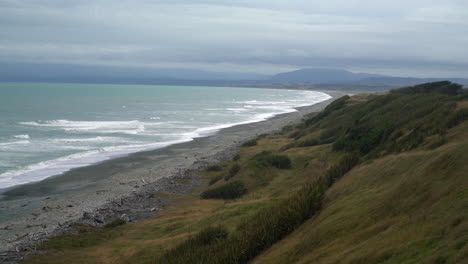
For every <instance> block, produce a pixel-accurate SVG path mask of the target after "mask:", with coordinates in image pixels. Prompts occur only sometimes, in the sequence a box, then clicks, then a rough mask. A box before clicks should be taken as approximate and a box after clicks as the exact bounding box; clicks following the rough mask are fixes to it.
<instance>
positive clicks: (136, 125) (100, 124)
mask: <svg viewBox="0 0 468 264" xmlns="http://www.w3.org/2000/svg"><path fill="white" fill-rule="evenodd" d="M19 124H21V125H26V126H39V127H50V128H54V129H61V130H64V131H70V132H73V131H75V132H92V133H124V134H131V135H135V134H138V133H140V132H142V131H145V123H144V122H140V121H138V120H131V121H71V120H49V121H32V122H20V123H19ZM149 124H150V125H154V123H153V124H151V123H149Z"/></svg>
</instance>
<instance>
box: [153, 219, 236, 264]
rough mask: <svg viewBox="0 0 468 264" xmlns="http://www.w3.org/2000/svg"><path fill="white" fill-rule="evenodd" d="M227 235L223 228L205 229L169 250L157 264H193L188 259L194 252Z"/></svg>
mask: <svg viewBox="0 0 468 264" xmlns="http://www.w3.org/2000/svg"><path fill="white" fill-rule="evenodd" d="M228 234H229V233H228V231H227V230H226V228H225V227H222V226H217V227H211V226H210V227H207V228H205V229H203V230H202V231H200V232H199V233H198V234H197V235H195V236H193V237H190V238H189V239H188V240H186V241H185V242H183V243H182V244H180V245H178V246H177V247H175V248H173V249H171V250H169V251H168V252H167V253H166V254H164V256H163V257H162V258H161V259H160V260H159V262H158V263H193V262H192V261H190V259H191V258H192V256H191V255H192V254H193V252H194V251H197V250H200V249H201V248H204V247H209V246H210V245H212V244H214V243H216V242H220V241H222V240H224V239H226V238H227V236H228Z"/></svg>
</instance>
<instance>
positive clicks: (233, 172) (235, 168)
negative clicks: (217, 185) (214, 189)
mask: <svg viewBox="0 0 468 264" xmlns="http://www.w3.org/2000/svg"><path fill="white" fill-rule="evenodd" d="M240 169H241V167H240V166H239V164H237V163H234V165H232V166H231V168H229V171H228V174H227V175H226V176H225V177H224V180H226V181H228V180H229V179H231V178H232V177H234V176H236V174H237V173H238V172H239V171H240Z"/></svg>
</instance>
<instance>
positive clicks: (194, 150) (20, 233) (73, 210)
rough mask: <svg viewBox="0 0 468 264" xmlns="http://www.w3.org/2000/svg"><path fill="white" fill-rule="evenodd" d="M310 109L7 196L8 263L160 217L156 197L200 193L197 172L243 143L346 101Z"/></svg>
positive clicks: (3, 231)
mask: <svg viewBox="0 0 468 264" xmlns="http://www.w3.org/2000/svg"><path fill="white" fill-rule="evenodd" d="M325 93H327V94H329V95H331V96H332V97H333V98H332V99H329V100H327V101H324V102H321V103H318V104H315V105H311V106H305V107H301V108H299V109H297V110H298V111H296V112H292V113H287V114H282V115H278V116H275V117H273V118H271V119H269V120H266V121H262V122H257V123H250V124H245V125H239V126H234V127H230V128H226V129H223V130H221V131H219V132H218V133H216V134H215V135H212V136H208V137H203V138H197V139H195V140H193V141H191V142H187V143H182V144H176V145H172V146H169V147H166V148H162V149H157V150H153V151H147V152H139V153H135V154H131V155H129V156H126V157H122V158H117V159H113V160H109V161H105V162H102V163H99V164H96V165H92V166H87V167H83V168H79V169H75V170H72V171H69V172H67V173H65V174H63V175H60V176H57V177H52V178H49V179H46V180H44V181H41V182H38V183H34V184H29V185H24V186H20V187H16V188H13V189H10V190H7V191H6V192H3V193H0V195H2V196H3V197H2V200H0V262H1V263H16V261H18V260H21V259H23V258H25V257H27V256H28V255H30V254H33V253H36V252H37V250H36V246H37V245H38V244H39V243H40V242H41V241H44V240H45V239H47V238H49V237H51V236H55V235H59V234H64V233H70V232H73V228H72V227H73V226H74V225H76V224H85V225H90V226H103V225H105V224H106V223H109V222H111V221H113V220H115V219H117V218H123V219H125V220H127V221H129V222H135V221H141V220H145V219H149V218H151V217H154V215H155V214H156V213H157V212H158V211H159V210H161V209H162V207H163V205H164V204H166V203H168V202H169V201H167V200H164V199H163V198H160V197H157V196H153V194H154V193H155V192H158V191H164V192H172V193H179V194H183V193H186V192H188V191H190V190H192V189H193V188H195V187H197V186H199V184H200V180H199V179H198V178H197V176H196V173H195V172H196V171H197V170H200V169H202V168H205V167H206V166H208V165H210V164H214V163H216V162H218V161H221V160H223V159H226V158H230V157H232V156H234V155H235V154H236V153H237V151H238V148H239V146H240V145H241V144H242V142H245V141H247V140H249V139H252V138H255V137H257V136H258V135H261V134H268V133H273V132H276V131H279V130H280V129H281V128H282V127H284V126H286V125H291V124H296V123H298V122H299V121H300V120H301V119H302V117H303V116H304V115H306V114H309V113H312V112H317V111H320V110H321V109H323V108H324V107H325V106H326V105H327V104H329V103H330V102H331V101H333V100H334V99H336V98H337V97H340V96H343V95H344V93H341V92H330V91H325Z"/></svg>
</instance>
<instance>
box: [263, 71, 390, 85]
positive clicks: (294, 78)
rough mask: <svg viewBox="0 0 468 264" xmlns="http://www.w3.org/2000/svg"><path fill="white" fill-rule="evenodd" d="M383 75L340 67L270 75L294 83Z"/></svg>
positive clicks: (348, 80) (322, 82) (336, 80)
mask: <svg viewBox="0 0 468 264" xmlns="http://www.w3.org/2000/svg"><path fill="white" fill-rule="evenodd" d="M380 77H385V76H384V75H377V74H368V73H353V72H350V71H346V70H340V69H300V70H297V71H292V72H285V73H279V74H276V75H274V76H272V77H271V80H272V81H276V82H296V83H316V84H318V83H320V84H324V83H352V82H356V81H359V80H362V79H366V78H380Z"/></svg>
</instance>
